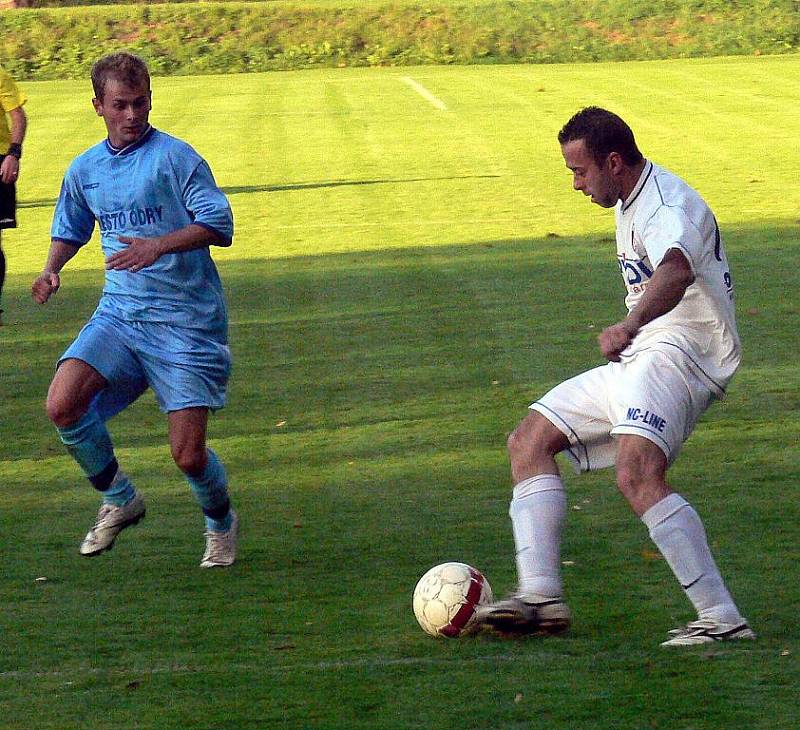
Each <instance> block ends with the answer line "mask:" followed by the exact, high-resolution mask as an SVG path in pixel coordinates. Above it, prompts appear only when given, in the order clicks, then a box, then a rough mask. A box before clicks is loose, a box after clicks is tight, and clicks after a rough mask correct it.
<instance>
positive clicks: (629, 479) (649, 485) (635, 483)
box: [617, 454, 664, 503]
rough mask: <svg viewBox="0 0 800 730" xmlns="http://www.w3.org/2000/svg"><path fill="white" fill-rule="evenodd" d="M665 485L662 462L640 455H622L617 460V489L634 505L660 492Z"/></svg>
mask: <svg viewBox="0 0 800 730" xmlns="http://www.w3.org/2000/svg"><path fill="white" fill-rule="evenodd" d="M663 484H664V470H663V468H662V464H661V463H660V462H655V461H653V460H649V459H646V458H642V457H641V456H640V455H637V454H633V455H625V454H620V455H619V456H618V458H617V487H618V488H619V490H620V492H622V494H623V495H624V496H625V497H626V498H627V499H628V500H629V501H631V502H632V503H633V502H637V501H639V500H641V499H644V498H646V497H647V495H648V494H649V493H651V492H652V491H654V490H656V491H659V490H660V489H661V487H662V485H663Z"/></svg>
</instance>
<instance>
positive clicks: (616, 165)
mask: <svg viewBox="0 0 800 730" xmlns="http://www.w3.org/2000/svg"><path fill="white" fill-rule="evenodd" d="M606 164H607V165H608V169H609V170H611V172H612V173H614V174H619V173H620V172H622V170H623V168H624V167H625V160H623V159H622V155H620V153H619V152H609V153H608V157H607V158H606Z"/></svg>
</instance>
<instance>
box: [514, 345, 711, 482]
mask: <svg viewBox="0 0 800 730" xmlns="http://www.w3.org/2000/svg"><path fill="white" fill-rule="evenodd" d="M676 355H677V357H676ZM676 355H672V354H669V355H668V354H667V353H665V352H661V351H660V350H645V351H643V352H640V353H638V354H637V355H635V356H634V357H633V358H632V359H631V360H628V361H627V362H624V363H621V362H610V363H608V364H607V365H602V366H600V367H597V368H594V369H592V370H587V371H586V372H585V373H581V374H580V375H577V376H575V377H574V378H570V379H569V380H566V381H564V382H563V383H561V384H560V385H557V386H556V387H555V388H553V389H552V390H551V391H550V392H549V393H547V394H546V395H545V396H544V397H543V398H541V399H540V400H538V401H536V402H535V403H533V404H531V406H530V408H531V409H532V410H534V411H538V412H539V413H541V414H542V415H543V416H544V417H545V418H547V420H549V421H550V422H551V423H552V424H553V425H554V426H555V427H556V428H558V429H559V430H560V431H561V432H562V433H563V434H564V435H565V436H566V437H567V439H569V443H570V446H569V448H568V449H567V451H566V454H567V456H568V457H569V460H570V461H571V462H572V463H573V465H574V466H575V469H576V471H590V470H595V469H603V468H605V467H608V466H612V465H613V464H614V462H615V461H616V457H617V443H616V439H615V438H614V436H619V435H621V434H633V435H636V436H642V437H644V438H646V439H649V440H650V441H652V442H653V443H654V444H656V445H657V446H658V447H659V448H660V449H661V450H662V451H663V452H664V454H665V455H666V457H667V462H668V463H670V464H671V463H672V462H673V461H674V459H675V457H676V456H677V455H678V452H679V451H680V448H681V446H682V445H683V442H684V441H685V440H686V439H687V438H689V434H691V432H692V430H693V429H694V426H695V424H696V423H697V421H698V419H699V418H700V416H702V415H703V413H704V412H705V411H706V409H707V408H708V407H709V405H711V402H712V401H713V400H714V397H715V396H714V393H713V392H712V391H711V390H710V389H709V388H708V386H706V385H705V383H704V382H703V381H702V380H700V378H699V377H698V376H697V375H695V374H694V371H693V370H692V367H691V364H690V362H689V361H688V360H686V361H685V362H684V357H683V355H682V354H680V353H676Z"/></svg>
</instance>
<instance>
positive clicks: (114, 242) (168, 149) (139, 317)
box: [32, 53, 238, 568]
mask: <svg viewBox="0 0 800 730" xmlns="http://www.w3.org/2000/svg"><path fill="white" fill-rule="evenodd" d="M92 85H93V87H94V93H95V98H94V99H93V101H92V103H93V105H94V108H95V111H96V112H97V115H98V116H100V117H102V118H103V121H104V122H105V125H106V128H107V130H108V138H107V139H106V140H104V141H103V142H101V143H99V144H97V145H95V146H94V147H91V148H90V149H88V150H87V151H86V152H84V153H83V154H81V155H79V156H78V157H77V158H76V159H75V160H74V161H73V162H72V164H71V165H70V167H69V169H68V170H67V173H66V175H65V177H64V181H63V184H62V187H61V193H60V195H59V198H58V203H57V205H56V210H55V214H54V218H53V226H52V230H51V241H52V242H51V247H50V252H49V255H48V258H47V264H46V266H45V269H44V271H43V272H42V273H41V274H40V275H39V276H38V278H37V279H36V280H35V281H34V283H33V287H32V292H33V298H34V299H35V300H36V301H37V302H39V303H40V304H43V303H45V302H46V301H47V300H48V299H49V298H50V297H51V296H52V295H53V294H55V292H56V291H57V290H58V288H59V286H60V276H59V273H60V271H61V269H62V268H63V266H64V265H65V264H66V263H67V262H68V261H69V260H70V259H71V258H72V257H73V256H74V255H75V254H76V253H77V251H78V249H79V248H80V247H81V246H83V245H84V244H85V243H87V242H88V241H89V239H90V238H91V236H92V233H93V231H94V227H95V225H98V226H99V228H100V233H101V242H102V247H103V253H104V254H105V260H106V277H105V286H104V288H103V294H102V297H101V298H100V302H99V304H98V307H97V309H96V310H95V312H94V314H93V315H92V317H91V319H90V320H89V322H88V323H87V324H86V325H85V326H84V328H83V329H82V330H81V332H80V333H79V335H78V337H77V339H76V340H75V341H74V342H73V343H72V344H71V345H70V346H69V348H67V350H66V352H65V353H64V354H63V355H62V357H61V358H60V360H59V362H58V367H57V369H56V374H55V376H54V378H53V381H52V383H51V385H50V389H49V391H48V394H47V414H48V416H49V418H50V420H51V421H52V422H53V423H54V424H55V426H56V429H57V430H58V433H59V436H60V437H61V440H62V441H63V442H64V444H65V446H66V448H67V450H68V451H69V453H70V454H71V455H72V456H73V458H74V459H75V460H76V461H77V462H78V464H79V466H80V467H81V469H82V470H83V472H84V473H85V474H86V476H87V477H88V478H89V480H90V482H91V483H92V485H93V486H94V487H95V488H96V489H97V490H99V491H100V492H101V494H102V505H101V507H100V511H99V512H98V515H97V519H96V522H95V524H94V526H93V527H92V528H91V529H90V530H89V532H88V534H87V535H86V537H85V538H84V540H83V542H82V543H81V546H80V552H81V554H82V555H87V556H89V555H98V554H99V553H102V552H103V551H105V550H109V549H110V548H111V547H112V546H113V544H114V540H115V539H116V537H117V535H118V534H119V533H120V532H121V531H122V530H123V529H124V528H125V527H128V526H129V525H134V524H136V523H137V522H139V521H140V520H141V519H142V518H143V517H144V514H145V506H144V501H143V499H142V497H141V495H140V494H139V492H138V491H136V489H134V486H133V484H132V483H131V480H130V478H129V477H128V476H127V475H126V474H125V472H124V471H123V470H122V469H121V468H120V467H119V464H118V462H117V459H116V457H115V455H114V450H113V446H112V443H111V438H110V436H109V433H108V430H107V428H106V425H105V424H106V421H107V420H108V419H109V418H111V417H112V416H113V415H115V414H116V413H118V412H119V411H121V410H122V409H123V408H125V407H126V406H128V405H130V404H131V403H132V402H133V401H134V400H136V398H138V397H139V396H140V395H141V394H142V393H143V392H144V391H145V390H146V389H147V388H148V387H150V388H152V389H153V391H154V393H155V396H156V398H157V400H158V404H159V406H160V408H161V410H162V411H163V412H165V413H166V414H167V418H168V421H169V441H170V447H171V451H172V456H173V458H174V460H175V463H176V464H177V465H178V467H179V468H180V469H181V471H182V472H183V473H184V474H185V475H186V478H187V480H188V481H189V484H190V486H191V488H192V490H193V492H194V494H195V496H196V497H197V500H198V502H199V503H200V506H201V507H202V510H203V513H204V515H205V522H206V549H205V554H204V555H203V558H202V561H201V563H200V565H201V567H204V568H210V567H216V566H228V565H231V564H232V563H233V562H234V560H235V558H236V535H237V529H238V518H237V516H236V514H235V512H234V511H233V510H232V509H231V504H230V500H229V498H228V484H227V477H226V473H225V469H224V467H223V465H222V463H221V462H220V460H219V458H218V457H217V455H216V454H215V453H214V452H213V451H212V450H211V449H209V448H208V447H207V446H206V427H207V423H208V413H209V410H213V409H217V408H222V407H223V405H224V404H225V387H226V383H227V379H228V374H229V371H230V351H229V349H228V339H227V315H226V309H225V299H224V294H223V291H222V285H221V283H220V279H219V275H218V273H217V269H216V267H215V266H214V263H213V261H212V259H211V254H210V246H229V245H230V244H231V238H232V235H233V218H232V215H231V209H230V206H229V204H228V201H227V199H226V198H225V196H224V194H223V193H222V191H221V190H220V189H219V188H218V187H217V185H216V183H215V182H214V178H213V176H212V174H211V170H210V169H209V167H208V165H207V164H206V162H205V161H204V160H203V159H202V158H201V157H200V156H199V155H198V154H197V153H196V152H195V151H194V150H193V149H192V148H191V147H190V146H189V145H188V144H186V143H185V142H182V141H180V140H178V139H175V138H174V137H170V136H169V135H167V134H164V133H163V132H160V131H159V130H157V129H154V128H153V127H152V126H150V124H149V122H148V118H149V114H150V109H151V92H150V77H149V74H148V70H147V67H146V65H145V64H144V62H143V61H142V60H141V59H140V58H138V57H137V56H134V55H132V54H129V53H115V54H112V55H109V56H105V57H104V58H102V59H100V60H99V61H98V62H97V63H96V64H95V65H94V67H93V68H92Z"/></svg>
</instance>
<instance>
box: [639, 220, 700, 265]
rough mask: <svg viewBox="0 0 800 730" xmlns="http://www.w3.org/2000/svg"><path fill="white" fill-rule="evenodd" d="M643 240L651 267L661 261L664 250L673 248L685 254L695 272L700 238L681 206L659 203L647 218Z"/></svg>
mask: <svg viewBox="0 0 800 730" xmlns="http://www.w3.org/2000/svg"><path fill="white" fill-rule="evenodd" d="M642 242H643V243H644V247H645V249H646V250H647V258H649V259H650V262H651V263H652V264H653V266H654V267H657V266H658V265H659V264H660V263H661V259H663V258H664V255H665V254H666V253H667V251H669V250H670V249H673V248H675V249H678V250H679V251H680V252H681V253H683V255H684V256H685V257H686V259H687V261H688V262H689V266H691V267H692V273H694V274H696V273H697V272H696V268H697V265H698V263H699V262H700V260H701V258H702V254H703V237H702V235H701V233H700V231H699V230H698V228H697V226H696V225H695V224H694V223H693V222H692V220H691V219H690V218H689V216H688V215H686V212H685V211H684V210H683V209H682V208H679V207H673V206H668V205H662V206H661V207H660V208H659V209H658V210H657V211H656V212H655V213H654V214H653V216H652V217H651V218H650V220H649V221H647V224H646V225H645V229H644V232H643V235H642Z"/></svg>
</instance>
